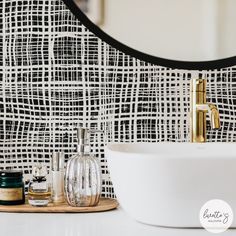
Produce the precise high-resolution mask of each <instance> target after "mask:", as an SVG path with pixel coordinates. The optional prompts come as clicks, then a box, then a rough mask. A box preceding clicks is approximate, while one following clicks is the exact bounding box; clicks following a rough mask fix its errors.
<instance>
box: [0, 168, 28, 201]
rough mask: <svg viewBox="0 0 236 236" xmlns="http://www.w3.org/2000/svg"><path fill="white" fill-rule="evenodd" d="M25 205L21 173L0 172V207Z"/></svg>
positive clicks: (12, 171) (11, 171)
mask: <svg viewBox="0 0 236 236" xmlns="http://www.w3.org/2000/svg"><path fill="white" fill-rule="evenodd" d="M24 203H25V189H24V182H23V173H22V171H14V170H3V171H0V205H20V204H24Z"/></svg>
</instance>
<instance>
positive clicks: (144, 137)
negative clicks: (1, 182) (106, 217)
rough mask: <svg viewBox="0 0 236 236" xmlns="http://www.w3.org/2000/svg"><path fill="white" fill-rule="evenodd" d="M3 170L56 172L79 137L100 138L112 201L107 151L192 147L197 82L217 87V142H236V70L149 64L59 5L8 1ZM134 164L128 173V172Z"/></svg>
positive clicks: (2, 74) (2, 40)
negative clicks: (55, 155) (38, 166)
mask: <svg viewBox="0 0 236 236" xmlns="http://www.w3.org/2000/svg"><path fill="white" fill-rule="evenodd" d="M0 24H1V27H0V80H1V84H0V108H1V112H0V168H1V169H3V168H16V169H23V170H24V172H25V174H30V173H31V169H32V165H33V164H34V163H35V162H38V161H41V162H45V163H47V165H48V166H49V165H50V155H51V153H52V151H57V150H64V152H65V153H66V158H68V157H69V156H70V155H72V154H74V153H75V144H76V131H75V127H76V126H78V125H83V126H86V127H88V128H94V129H99V130H104V134H100V133H99V134H96V135H94V136H93V137H91V144H92V148H93V151H94V152H95V153H96V155H97V156H98V158H99V159H100V162H101V167H102V173H103V190H102V192H103V195H104V196H107V197H109V196H110V197H113V196H114V192H113V188H112V184H111V182H110V178H109V173H108V168H107V165H106V160H105V158H104V153H103V148H104V144H105V143H106V142H160V141H171V142H187V141H188V140H189V136H188V133H189V132H188V129H189V125H188V120H189V115H188V112H189V80H190V78H192V77H193V76H198V75H199V73H200V74H202V75H203V76H205V77H206V78H207V80H208V92H207V93H208V95H207V99H208V101H209V102H213V103H215V104H217V106H218V108H219V111H220V118H221V123H222V128H221V130H219V131H212V130H208V141H209V142H216V141H218V142H234V141H236V123H235V118H236V110H235V108H236V66H235V67H234V66H233V67H229V68H224V69H221V70H212V71H201V72H200V71H199V72H198V71H187V70H177V69H171V68H166V67H162V66H158V65H152V64H149V63H146V62H145V61H140V60H138V59H136V58H133V57H131V56H129V55H125V54H124V53H122V52H121V51H119V50H117V49H115V48H113V47H111V46H109V45H108V44H107V43H105V42H103V41H102V40H100V39H99V38H97V37H96V36H95V35H93V33H91V32H90V31H89V30H88V29H87V28H86V27H85V26H83V25H82V24H81V23H80V22H79V20H77V19H76V17H75V16H74V15H73V14H72V13H71V12H70V10H69V9H67V7H66V5H65V4H64V3H63V1H60V0H22V1H21V0H1V1H0ZM124 164H125V163H124Z"/></svg>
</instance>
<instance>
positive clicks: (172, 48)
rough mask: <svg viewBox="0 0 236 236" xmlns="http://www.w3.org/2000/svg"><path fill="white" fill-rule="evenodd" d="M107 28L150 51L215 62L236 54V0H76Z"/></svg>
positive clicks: (133, 45)
mask: <svg viewBox="0 0 236 236" xmlns="http://www.w3.org/2000/svg"><path fill="white" fill-rule="evenodd" d="M74 3H75V4H76V6H77V7H78V8H79V9H80V10H81V11H83V12H84V13H85V14H86V16H87V17H88V18H89V19H90V21H92V22H93V23H94V24H96V25H97V26H98V27H99V28H100V29H102V30H103V31H104V32H105V33H107V34H108V35H110V36H111V37H112V38H114V39H116V40H117V41H119V42H121V43H122V44H124V45H127V46H128V47H130V48H132V49H135V50H138V51H140V52H143V53H145V54H149V55H151V56H155V57H160V58H165V59H170V60H178V61H191V62H194V61H211V60H218V59H223V58H228V57H232V56H235V55H236V44H235V42H236V27H235V22H236V14H235V9H236V1H235V0H175V1H173V0H149V1H144V0H74Z"/></svg>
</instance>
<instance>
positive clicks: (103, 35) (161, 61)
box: [63, 0, 236, 70]
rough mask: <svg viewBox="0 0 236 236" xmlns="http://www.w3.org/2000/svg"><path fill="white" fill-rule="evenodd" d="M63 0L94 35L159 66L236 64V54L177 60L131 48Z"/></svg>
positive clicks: (196, 67)
mask: <svg viewBox="0 0 236 236" xmlns="http://www.w3.org/2000/svg"><path fill="white" fill-rule="evenodd" d="M63 2H64V3H65V4H66V5H67V7H68V8H69V9H70V11H71V12H72V13H73V14H74V16H75V17H76V18H77V19H78V20H79V21H80V22H81V23H82V24H83V25H84V26H85V27H87V28H88V29H89V30H90V31H91V32H92V33H93V34H94V35H96V36H97V37H99V38H100V39H101V40H103V41H104V42H106V43H107V44H109V45H110V46H112V47H114V48H116V49H117V50H119V51H122V52H124V53H125V54H127V55H130V56H131V57H135V58H137V59H139V60H141V61H146V62H148V63H151V64H154V65H158V66H163V67H168V68H173V69H186V70H215V69H222V68H226V67H231V66H234V65H236V56H234V57H228V58H225V59H219V60H212V61H177V60H169V59H165V58H160V57H155V56H151V55H148V54H146V53H143V52H140V51H138V50H135V49H133V48H130V47H128V46H126V45H124V44H122V43H120V42H119V41H117V40H116V39H114V38H112V37H111V36H109V35H108V34H106V33H105V32H104V31H102V30H101V29H100V28H99V27H98V26H96V25H95V24H94V23H93V22H92V21H90V20H89V19H88V17H87V16H86V15H85V14H84V13H83V12H82V11H81V10H80V9H79V8H78V6H77V5H76V4H75V3H74V1H73V0H63Z"/></svg>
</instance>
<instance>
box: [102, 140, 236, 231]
mask: <svg viewBox="0 0 236 236" xmlns="http://www.w3.org/2000/svg"><path fill="white" fill-rule="evenodd" d="M105 155H106V158H107V160H108V167H109V168H110V174H111V180H112V182H113V184H114V188H115V193H116V195H117V198H118V200H119V202H120V204H121V206H122V208H123V209H124V210H125V211H126V212H127V213H128V214H129V215H131V216H132V217H133V218H134V219H136V220H137V221H140V222H143V223H146V224H151V225H159V226H169V227H201V224H200V221H199V211H200V209H201V207H202V206H203V205H204V204H205V203H206V202H207V201H209V200H212V199H221V200H224V201H226V202H227V203H228V204H229V205H230V206H231V208H232V210H233V212H235V213H236V144H234V143H204V144H194V143H138V144H108V145H107V147H106V148H105ZM235 226H236V215H235V217H234V221H233V224H232V227H235Z"/></svg>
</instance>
